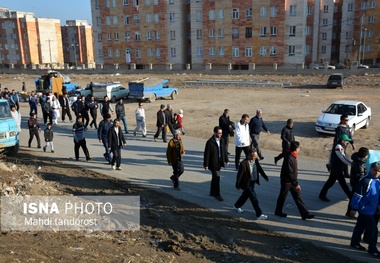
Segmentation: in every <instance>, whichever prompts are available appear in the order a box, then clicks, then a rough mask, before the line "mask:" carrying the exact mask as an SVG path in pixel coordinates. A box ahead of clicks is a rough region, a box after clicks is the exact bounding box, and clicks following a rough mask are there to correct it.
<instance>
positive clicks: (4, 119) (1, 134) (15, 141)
mask: <svg viewBox="0 0 380 263" xmlns="http://www.w3.org/2000/svg"><path fill="white" fill-rule="evenodd" d="M19 147H20V141H19V134H18V129H17V124H16V121H15V120H14V119H13V118H12V115H11V110H10V108H9V104H8V101H7V100H5V99H0V151H1V152H4V153H5V154H6V155H15V154H16V153H17V152H18V150H19Z"/></svg>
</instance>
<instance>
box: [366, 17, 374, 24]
mask: <svg viewBox="0 0 380 263" xmlns="http://www.w3.org/2000/svg"><path fill="white" fill-rule="evenodd" d="M373 23H375V17H374V16H369V17H368V24H373Z"/></svg>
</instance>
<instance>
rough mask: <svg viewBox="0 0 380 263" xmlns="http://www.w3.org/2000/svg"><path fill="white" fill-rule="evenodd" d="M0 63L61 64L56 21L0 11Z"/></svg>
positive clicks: (26, 14) (61, 53) (61, 58)
mask: <svg viewBox="0 0 380 263" xmlns="http://www.w3.org/2000/svg"><path fill="white" fill-rule="evenodd" d="M0 10H1V11H0V64H3V65H7V66H10V67H13V66H17V67H20V66H24V67H26V66H27V65H29V66H30V67H31V66H32V65H36V64H45V65H55V66H58V65H61V64H63V52H62V41H61V29H60V21H59V20H58V19H50V18H36V17H34V14H33V13H30V12H19V11H11V10H9V9H6V8H1V9H0Z"/></svg>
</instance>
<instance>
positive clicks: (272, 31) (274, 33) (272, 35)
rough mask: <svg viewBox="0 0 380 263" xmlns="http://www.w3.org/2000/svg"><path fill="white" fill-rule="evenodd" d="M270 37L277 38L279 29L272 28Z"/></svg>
mask: <svg viewBox="0 0 380 263" xmlns="http://www.w3.org/2000/svg"><path fill="white" fill-rule="evenodd" d="M270 36H271V37H275V36H277V27H275V26H271V27H270Z"/></svg>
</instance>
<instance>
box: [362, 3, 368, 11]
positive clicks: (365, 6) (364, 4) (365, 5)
mask: <svg viewBox="0 0 380 263" xmlns="http://www.w3.org/2000/svg"><path fill="white" fill-rule="evenodd" d="M361 7H362V10H366V9H367V2H362V4H361Z"/></svg>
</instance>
